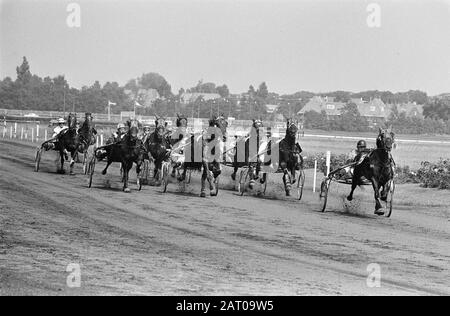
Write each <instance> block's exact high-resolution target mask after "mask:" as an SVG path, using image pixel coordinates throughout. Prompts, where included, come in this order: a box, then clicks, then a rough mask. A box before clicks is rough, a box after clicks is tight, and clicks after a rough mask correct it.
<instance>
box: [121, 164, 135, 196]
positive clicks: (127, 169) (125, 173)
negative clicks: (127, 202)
mask: <svg viewBox="0 0 450 316" xmlns="http://www.w3.org/2000/svg"><path fill="white" fill-rule="evenodd" d="M132 166H133V163H128V162H125V163H122V168H123V191H124V192H126V193H130V192H131V190H130V188H128V176H129V173H130V170H131V167H132Z"/></svg>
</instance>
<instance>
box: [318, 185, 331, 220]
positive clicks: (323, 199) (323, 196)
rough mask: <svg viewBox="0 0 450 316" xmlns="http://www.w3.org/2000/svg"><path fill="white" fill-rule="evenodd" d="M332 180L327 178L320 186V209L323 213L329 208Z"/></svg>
mask: <svg viewBox="0 0 450 316" xmlns="http://www.w3.org/2000/svg"><path fill="white" fill-rule="evenodd" d="M330 184H331V180H330V179H328V178H326V179H324V180H323V181H322V184H321V185H320V208H321V212H325V209H326V208H327V200H328V191H329V190H330Z"/></svg>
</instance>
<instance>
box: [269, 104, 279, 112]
mask: <svg viewBox="0 0 450 316" xmlns="http://www.w3.org/2000/svg"><path fill="white" fill-rule="evenodd" d="M279 107H280V106H279V105H278V104H266V108H267V113H269V114H272V113H275V112H276V111H277V110H278V108H279Z"/></svg>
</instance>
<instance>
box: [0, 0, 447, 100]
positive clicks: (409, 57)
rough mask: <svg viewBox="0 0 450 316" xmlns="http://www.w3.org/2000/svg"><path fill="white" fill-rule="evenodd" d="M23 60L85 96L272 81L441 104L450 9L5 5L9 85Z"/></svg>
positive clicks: (3, 65)
mask: <svg viewBox="0 0 450 316" xmlns="http://www.w3.org/2000/svg"><path fill="white" fill-rule="evenodd" d="M70 3H77V4H79V7H80V10H81V11H80V17H81V19H80V26H79V27H69V25H68V24H67V19H68V16H69V15H70V14H71V12H68V11H67V6H68V4H70ZM371 3H376V4H378V5H379V8H380V15H379V16H380V20H379V21H380V25H379V26H380V27H369V25H368V23H367V20H368V17H369V15H371V14H372V11H371V12H369V11H367V7H368V5H369V4H371ZM370 21H373V20H372V19H370ZM22 56H26V57H27V59H28V61H29V63H30V67H31V72H32V73H33V74H37V75H39V76H41V77H45V76H47V75H48V76H51V77H53V76H56V75H59V74H63V75H65V76H66V79H67V80H68V81H69V83H70V85H73V86H75V87H77V88H80V87H82V86H84V85H91V84H92V83H93V82H94V81H95V80H99V81H100V82H101V83H102V84H103V83H105V82H107V81H117V82H119V83H120V84H125V83H126V82H127V81H128V80H129V79H131V78H136V77H138V76H140V75H141V74H143V73H147V72H158V73H160V74H161V75H163V76H164V77H165V78H166V80H167V81H168V82H169V83H170V84H171V86H172V92H174V93H176V92H178V89H179V88H181V87H183V88H190V87H192V86H195V85H196V83H197V82H198V81H199V80H203V82H214V83H216V84H224V83H225V84H227V85H228V87H229V88H230V91H231V92H232V93H240V92H244V91H247V90H248V87H249V85H250V84H252V85H254V86H255V87H257V86H258V85H259V84H260V83H261V82H262V81H265V82H266V83H267V85H268V87H269V90H270V91H273V92H277V93H280V94H286V93H294V92H296V91H301V90H307V91H313V92H327V91H335V90H346V91H353V92H357V91H362V90H375V89H378V90H390V91H393V92H397V91H407V90H410V89H419V90H422V91H426V92H427V93H428V94H429V95H436V94H439V93H444V92H450V0H439V1H438V0H412V1H411V0H408V1H406V0H403V1H400V0H393V1H375V0H369V1H365V0H345V1H342V0H340V1H329V0H328V1H323V0H322V1H320V0H319V1H318V0H315V1H311V0H309V1H306V0H305V1H293V0H292V1H286V0H282V1H275V0H272V1H269V0H265V1H257V0H221V1H219V0H212V1H211V0H208V1H205V0H204V1H199V0H196V1H193V0H183V1H181V0H166V1H164V0H160V1H156V0H152V1H143V0H140V1H137V0H110V1H107V0H90V1H86V0H71V1H66V0H0V78H4V77H6V76H10V77H12V78H13V79H15V78H16V73H15V68H16V66H18V65H19V64H20V63H21V61H22Z"/></svg>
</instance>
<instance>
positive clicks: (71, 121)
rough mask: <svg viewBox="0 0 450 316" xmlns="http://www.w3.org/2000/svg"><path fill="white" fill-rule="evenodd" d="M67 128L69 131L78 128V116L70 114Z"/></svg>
mask: <svg viewBox="0 0 450 316" xmlns="http://www.w3.org/2000/svg"><path fill="white" fill-rule="evenodd" d="M67 126H68V127H69V129H76V128H77V116H76V115H75V114H72V113H70V114H69V117H68V118H67Z"/></svg>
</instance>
